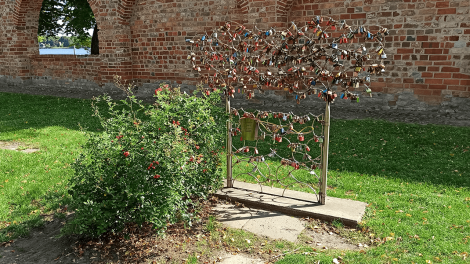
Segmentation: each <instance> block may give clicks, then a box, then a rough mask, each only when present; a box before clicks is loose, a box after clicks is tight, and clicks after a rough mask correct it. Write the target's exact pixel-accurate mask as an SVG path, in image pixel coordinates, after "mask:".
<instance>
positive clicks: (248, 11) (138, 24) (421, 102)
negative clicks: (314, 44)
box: [0, 0, 470, 110]
mask: <svg viewBox="0 0 470 264" xmlns="http://www.w3.org/2000/svg"><path fill="white" fill-rule="evenodd" d="M89 3H90V6H91V8H92V10H93V12H94V14H95V17H96V20H97V24H98V28H99V30H100V31H99V33H98V35H99V41H100V55H99V56H97V57H92V56H90V57H86V56H56V55H54V56H43V55H41V56H40V55H38V43H37V27H38V17H39V10H40V7H41V4H42V2H41V1H40V0H0V75H2V76H4V77H3V78H1V79H0V86H2V85H6V84H8V83H9V82H11V80H15V82H14V83H15V85H18V80H24V85H41V86H42V87H46V86H47V82H48V81H50V82H51V83H53V84H54V85H56V84H57V82H55V81H60V82H59V83H62V84H67V83H68V82H69V81H70V80H72V81H74V80H87V81H80V82H76V83H75V86H73V87H77V86H79V85H82V84H83V85H84V86H86V85H90V83H94V84H96V85H92V86H93V89H96V87H100V86H101V87H108V88H109V87H110V83H111V82H112V78H113V75H115V74H118V75H121V76H123V78H124V79H126V80H134V81H136V82H137V83H138V84H139V86H140V87H142V89H141V90H143V91H147V92H150V91H151V88H150V87H154V86H155V84H156V83H158V82H160V81H162V80H166V81H172V82H177V83H180V84H185V86H187V85H189V84H194V83H195V82H196V81H197V79H198V76H197V74H196V73H195V72H193V71H192V70H191V68H190V67H189V65H188V61H187V60H186V55H187V53H188V50H187V48H188V45H187V43H186V42H185V39H186V38H191V37H193V36H194V35H195V34H199V33H202V32H204V31H211V30H212V29H213V28H214V27H216V26H220V25H221V24H222V23H223V22H224V21H227V20H233V21H237V22H241V23H244V24H246V25H247V26H250V25H257V26H258V27H260V28H267V27H271V26H273V27H286V26H288V25H289V23H290V21H296V22H304V21H308V20H310V19H311V18H312V17H313V16H317V15H323V16H331V17H333V18H334V19H336V20H341V19H345V20H346V21H347V22H348V23H349V24H355V23H359V24H362V23H364V24H367V25H382V26H385V27H387V28H389V29H390V32H391V35H390V36H388V37H387V38H386V42H387V44H386V45H387V52H388V53H387V55H388V60H386V61H385V63H386V65H387V69H386V70H387V72H386V73H385V75H383V76H381V77H380V78H378V79H377V81H376V82H374V83H373V86H372V89H373V91H374V97H373V98H364V99H365V102H364V101H363V103H361V104H351V103H349V101H348V100H343V101H338V102H336V103H335V104H337V105H341V106H344V107H351V108H358V107H369V108H382V109H388V108H404V109H441V110H452V109H456V110H458V109H467V108H466V107H468V106H469V105H470V99H469V97H470V14H469V12H470V1H468V0H448V1H424V0H415V1H411V0H395V1H384V0H349V1H340V0H328V1H325V0H316V1H315V0H310V1H307V0H266V1H258V0H222V1H215V0H212V1H209V0H185V1H182V0H165V1H163V0H162V1H146V0H89ZM366 45H368V44H366ZM39 80H40V81H39ZM53 80H54V82H52V81H53ZM15 87H17V88H18V89H21V86H15ZM188 87H189V86H188ZM84 88H86V87H84ZM51 89H53V85H52V84H51ZM237 96H238V97H240V95H237ZM289 99H290V96H289V94H286V93H285V92H284V91H278V90H272V91H270V92H267V94H266V95H264V96H262V95H256V98H255V100H254V101H252V103H251V105H252V106H253V104H254V105H256V106H257V107H260V106H266V107H267V106H270V105H272V104H275V105H283V106H285V107H287V106H292V107H294V108H295V107H297V108H299V107H300V108H308V107H311V104H314V101H311V102H310V101H309V100H306V101H305V103H302V105H300V106H295V105H294V102H293V101H291V100H289ZM346 101H348V102H346ZM234 102H235V103H239V104H246V102H244V101H243V100H241V99H237V100H235V101H234Z"/></svg>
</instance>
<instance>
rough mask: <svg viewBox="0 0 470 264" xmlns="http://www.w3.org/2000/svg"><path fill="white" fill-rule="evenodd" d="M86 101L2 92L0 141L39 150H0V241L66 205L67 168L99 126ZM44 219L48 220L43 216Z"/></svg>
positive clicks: (24, 232)
mask: <svg viewBox="0 0 470 264" xmlns="http://www.w3.org/2000/svg"><path fill="white" fill-rule="evenodd" d="M91 111H92V110H91V107H90V100H79V99H67V98H55V97H45V96H32V95H23V94H9V93H0V140H1V141H14V142H20V143H22V144H24V145H26V146H34V147H38V148H39V151H38V152H33V153H30V154H27V153H22V152H17V151H12V150H3V149H0V194H1V195H0V241H2V242H3V241H8V240H10V239H13V238H16V237H18V236H19V235H24V234H27V233H28V230H29V229H30V228H31V227H33V226H40V225H41V224H42V222H43V219H44V218H43V217H41V214H47V215H51V214H55V213H58V212H57V210H58V209H60V207H61V206H62V207H63V206H65V205H66V202H67V195H66V192H67V186H66V183H67V181H68V179H69V178H70V176H71V175H72V174H73V171H72V170H71V168H70V164H71V163H72V162H73V160H74V158H75V157H76V156H77V153H78V151H79V146H80V144H83V143H84V142H85V140H86V137H85V136H84V134H83V133H82V132H80V130H79V124H80V125H81V126H82V127H88V130H91V131H97V130H98V129H99V128H100V127H101V126H100V124H99V122H98V120H97V119H94V118H93V117H92V116H91V114H92V112H91ZM46 219H47V218H46Z"/></svg>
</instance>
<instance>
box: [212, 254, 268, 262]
mask: <svg viewBox="0 0 470 264" xmlns="http://www.w3.org/2000/svg"><path fill="white" fill-rule="evenodd" d="M220 263H222V264H264V262H263V261H262V260H261V259H252V258H250V257H248V256H245V255H241V254H238V255H230V254H227V255H225V256H223V257H222V261H221V262H220Z"/></svg>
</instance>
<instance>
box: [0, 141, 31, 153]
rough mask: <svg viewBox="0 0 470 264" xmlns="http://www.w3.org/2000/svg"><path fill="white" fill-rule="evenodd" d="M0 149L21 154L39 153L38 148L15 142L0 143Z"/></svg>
mask: <svg viewBox="0 0 470 264" xmlns="http://www.w3.org/2000/svg"><path fill="white" fill-rule="evenodd" d="M0 149H8V150H14V151H19V152H23V153H33V152H36V151H39V148H36V147H34V146H28V145H25V144H21V143H19V142H15V141H0Z"/></svg>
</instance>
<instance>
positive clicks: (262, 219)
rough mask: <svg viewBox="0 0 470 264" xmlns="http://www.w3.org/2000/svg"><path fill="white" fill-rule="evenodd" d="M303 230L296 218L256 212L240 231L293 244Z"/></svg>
mask: <svg viewBox="0 0 470 264" xmlns="http://www.w3.org/2000/svg"><path fill="white" fill-rule="evenodd" d="M304 228H305V226H304V224H303V223H302V222H301V221H300V220H299V219H298V218H295V217H292V216H288V215H284V214H280V213H275V212H269V211H264V210H258V211H257V213H256V214H255V215H254V217H253V218H252V219H250V220H249V221H248V222H247V223H246V224H245V225H244V226H243V228H242V229H244V230H246V231H249V232H251V233H255V234H257V235H261V236H267V237H269V238H272V239H284V240H287V241H290V242H295V241H296V240H297V237H298V236H299V235H300V233H301V232H302V231H303V230H304Z"/></svg>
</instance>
